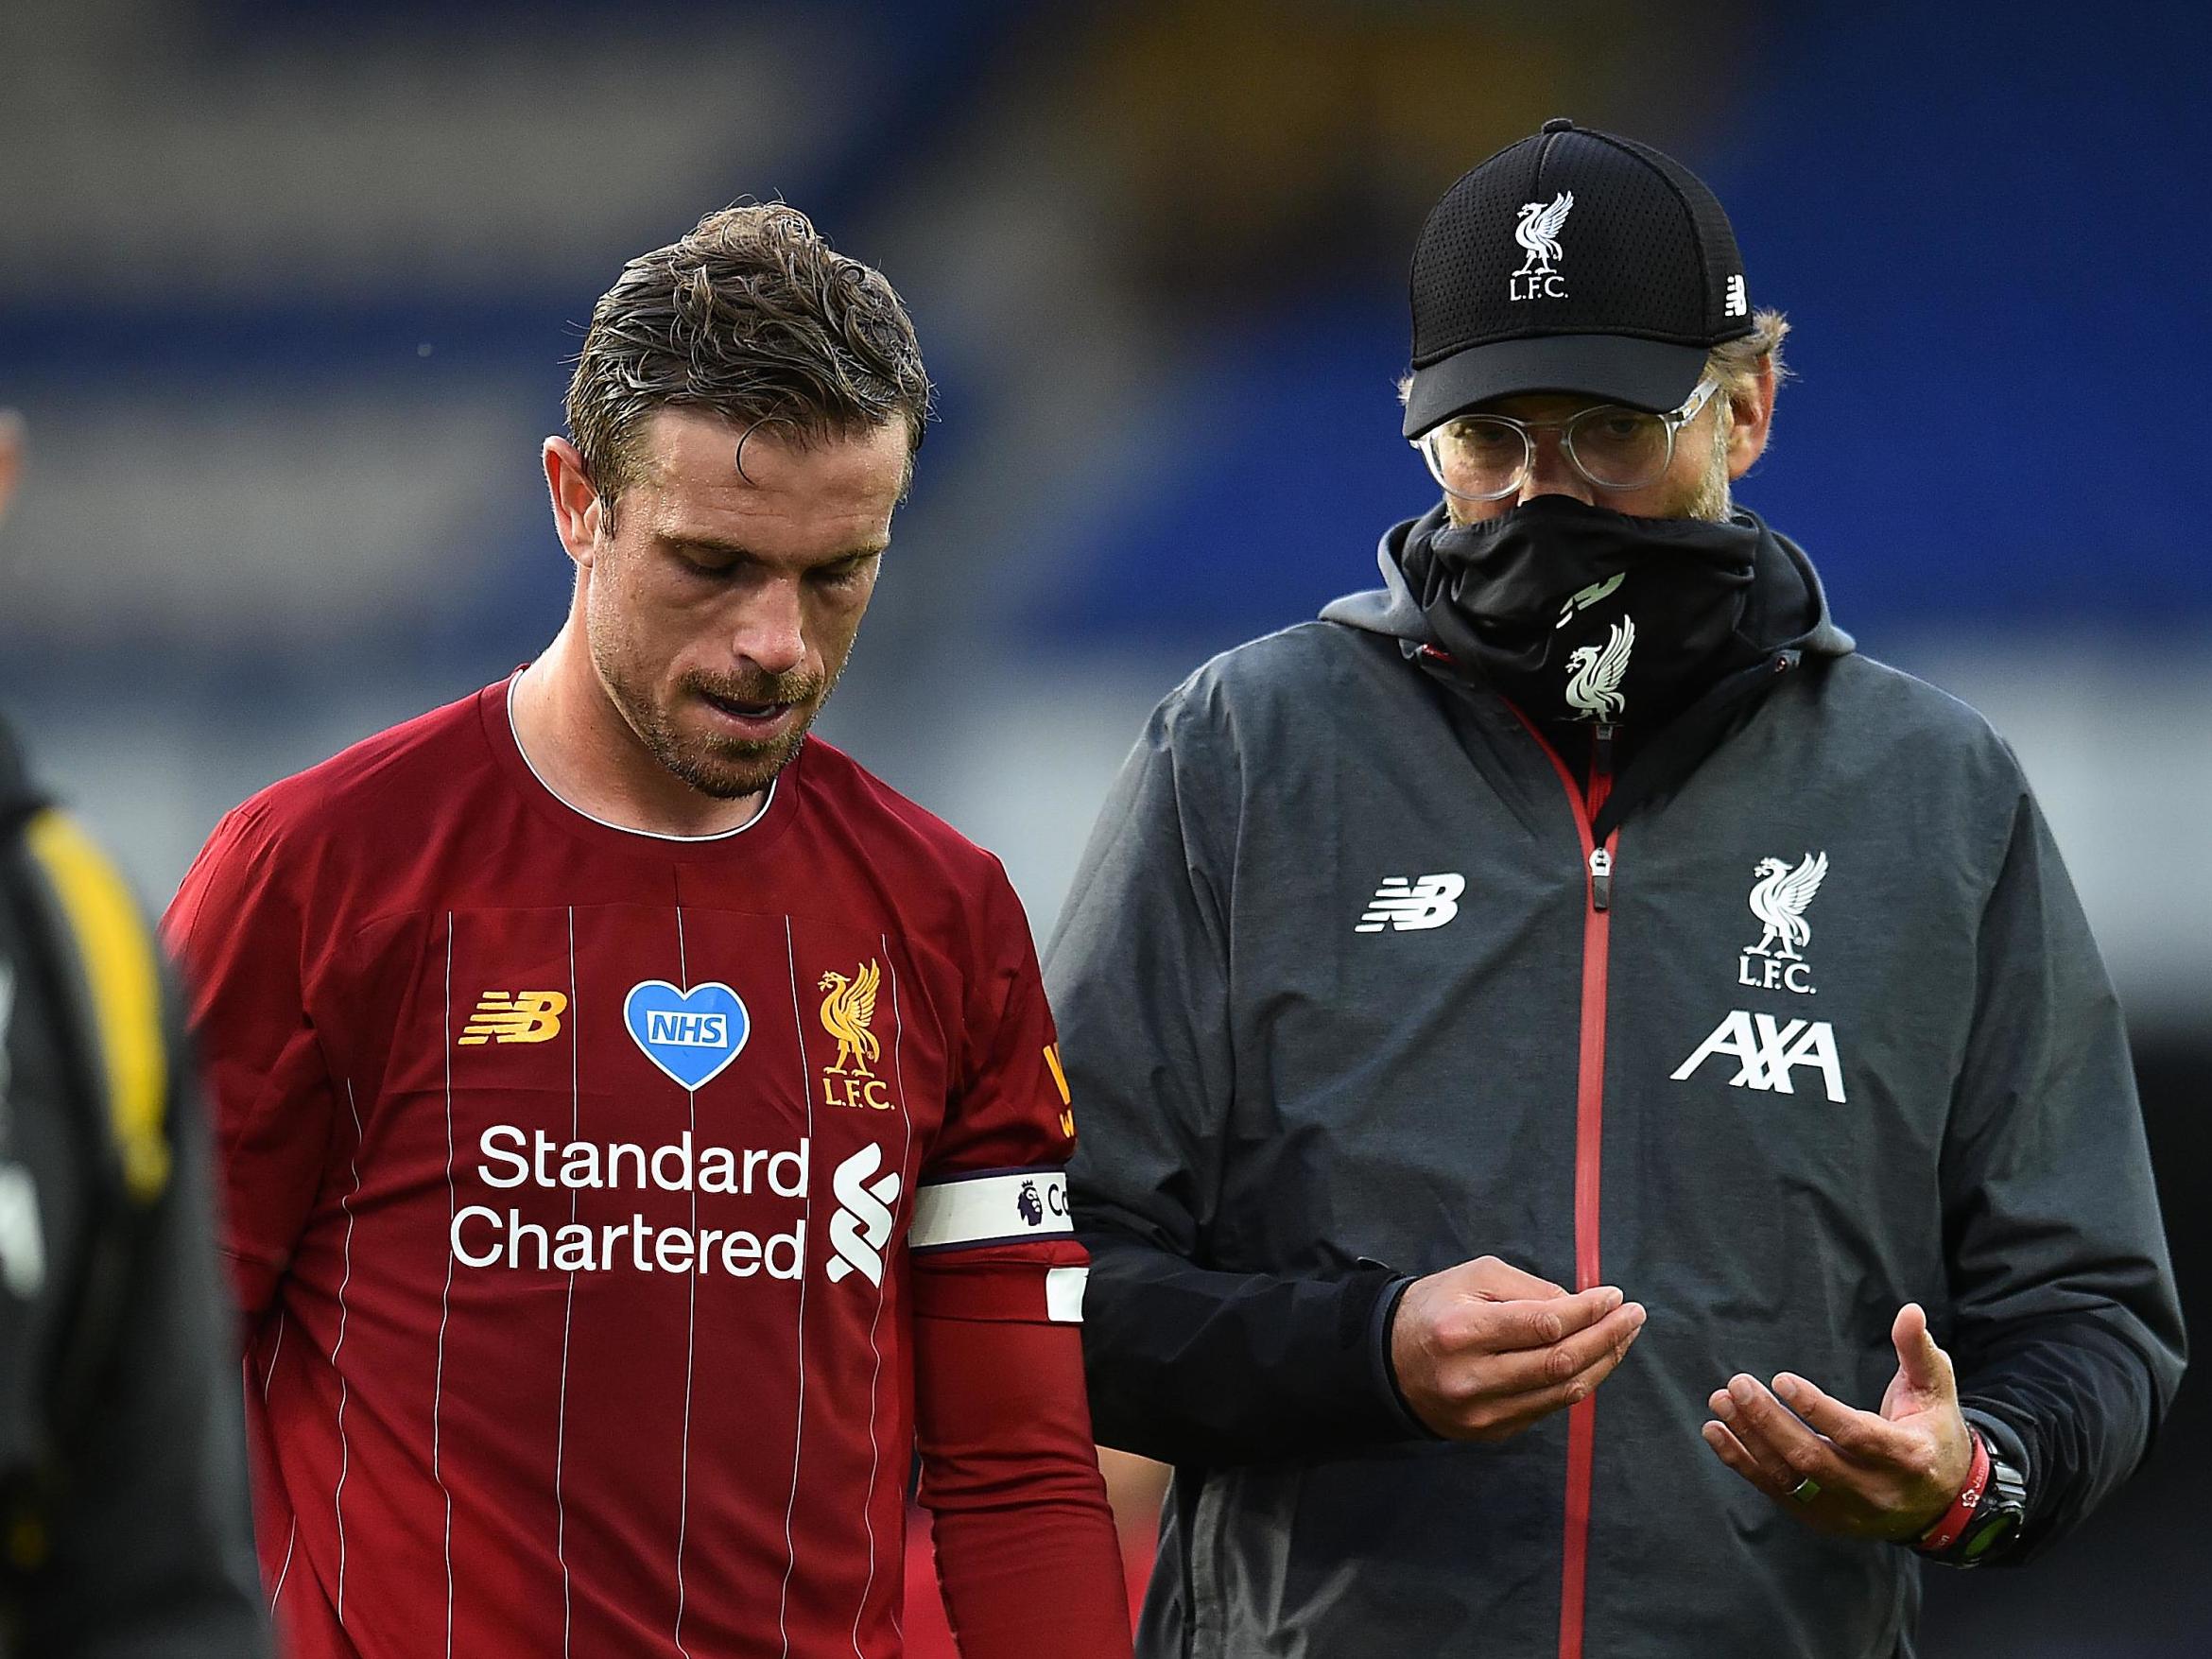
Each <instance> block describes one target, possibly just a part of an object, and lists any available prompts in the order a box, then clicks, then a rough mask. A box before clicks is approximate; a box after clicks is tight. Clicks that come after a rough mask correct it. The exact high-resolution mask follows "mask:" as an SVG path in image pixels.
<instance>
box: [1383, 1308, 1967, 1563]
mask: <svg viewBox="0 0 2212 1659" xmlns="http://www.w3.org/2000/svg"><path fill="white" fill-rule="evenodd" d="M1410 1294H1411V1291H1408V1295H1410ZM1890 1341H1891V1343H1892V1346H1894V1347H1895V1348H1896V1350H1897V1374H1896V1375H1895V1376H1894V1377H1892V1379H1891V1381H1890V1387H1889V1391H1887V1392H1886V1393H1884V1394H1883V1395H1882V1408H1881V1410H1880V1411H1879V1412H1878V1413H1877V1412H1874V1411H1859V1410H1855V1409H1853V1408H1851V1407H1849V1406H1846V1405H1844V1404H1843V1403H1842V1402H1841V1401H1840V1400H1837V1399H1833V1398H1831V1397H1830V1396H1828V1395H1827V1394H1824V1393H1823V1392H1822V1391H1820V1390H1819V1389H1817V1388H1815V1387H1813V1385H1812V1384H1811V1383H1809V1382H1807V1381H1806V1379H1805V1378H1803V1377H1801V1376H1797V1375H1794V1374H1791V1373H1789V1372H1787V1371H1785V1372H1782V1373H1780V1374H1777V1375H1776V1376H1775V1378H1774V1386H1773V1389H1772V1391H1768V1390H1767V1389H1766V1388H1764V1387H1762V1386H1761V1385H1760V1383H1759V1382H1758V1380H1757V1379H1756V1378H1754V1377H1751V1376H1745V1375H1737V1376H1734V1377H1731V1378H1730V1379H1729V1381H1728V1386H1727V1387H1726V1388H1725V1389H1719V1390H1717V1391H1715V1392H1714V1394H1713V1396H1712V1399H1711V1401H1710V1402H1709V1403H1710V1405H1711V1406H1712V1408H1713V1414H1714V1416H1715V1417H1716V1418H1717V1419H1718V1421H1717V1422H1712V1423H1708V1424H1706V1425H1705V1427H1704V1436H1705V1443H1706V1444H1707V1445H1709V1446H1711V1447H1712V1448H1713V1450H1714V1452H1715V1453H1716V1454H1717V1455H1718V1456H1719V1459H1720V1460H1721V1461H1722V1462H1723V1463H1726V1464H1727V1465H1728V1466H1729V1467H1730V1468H1731V1469H1733V1470H1735V1471H1736V1472H1737V1474H1738V1475H1740V1476H1742V1477H1743V1478H1745V1479H1746V1480H1748V1481H1750V1482H1751V1483H1752V1484H1753V1485H1754V1486H1755V1487H1757V1488H1758V1489H1759V1490H1760V1491H1761V1492H1763V1493H1765V1494H1766V1495H1768V1496H1769V1497H1771V1498H1772V1499H1774V1501H1775V1502H1777V1503H1779V1504H1780V1505H1781V1506H1782V1507H1783V1508H1784V1509H1785V1510H1788V1511H1789V1512H1790V1513H1792V1514H1794V1515H1796V1516H1797V1517H1798V1518H1799V1519H1800V1520H1802V1521H1804V1522H1806V1524H1807V1525H1808V1526H1811V1527H1814V1528H1817V1529H1819V1530H1821V1531H1823V1532H1840V1533H1842V1534H1844V1535H1845V1536H1847V1537H1854V1538H1886V1539H1892V1540H1905V1539H1911V1538H1917V1537H1919V1536H1920V1534H1921V1533H1923V1532H1925V1531H1927V1529H1928V1528H1929V1527H1931V1526H1933V1525H1934V1524H1935V1522H1936V1520H1937V1518H1938V1517H1939V1516H1941V1515H1942V1514H1943V1512H1944V1511H1945V1510H1946V1509H1948V1508H1950V1506H1951V1502H1952V1500H1953V1499H1954V1498H1956V1497H1957V1496H1958V1495H1959V1489H1960V1488H1961V1487H1962V1486H1963V1485H1965V1483H1966V1475H1967V1471H1968V1470H1969V1469H1970V1468H1971V1467H1972V1465H1973V1462H1974V1442H1973V1439H1972V1436H1971V1433H1970V1431H1969V1430H1968V1428H1967V1426H1966V1419H1965V1418H1964V1417H1963V1416H1962V1415H1961V1413H1960V1410H1959V1384H1958V1378H1957V1376H1956V1375H1955V1374H1954V1373H1953V1372H1952V1369H1951V1357H1950V1356H1949V1355H1948V1354H1945V1353H1944V1351H1943V1350H1942V1349H1941V1348H1939V1347H1937V1346H1936V1340H1935V1338H1934V1337H1932V1336H1930V1335H1929V1334H1928V1329H1927V1314H1926V1313H1924V1312H1923V1311H1922V1310H1921V1307H1920V1305H1919V1304H1918V1303H1911V1302H1909V1303H1907V1304H1906V1305H1904V1306H1903V1307H1902V1308H1900V1309H1898V1312H1897V1318H1896V1321H1895V1322H1894V1323H1892V1325H1891V1327H1890Z"/></svg>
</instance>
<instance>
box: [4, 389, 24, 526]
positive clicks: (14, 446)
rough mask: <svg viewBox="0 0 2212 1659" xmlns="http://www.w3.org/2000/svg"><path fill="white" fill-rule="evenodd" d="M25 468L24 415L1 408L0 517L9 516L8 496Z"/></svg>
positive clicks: (13, 491) (11, 493)
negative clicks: (17, 477) (17, 476)
mask: <svg viewBox="0 0 2212 1659" xmlns="http://www.w3.org/2000/svg"><path fill="white" fill-rule="evenodd" d="M22 470H23V417H22V416H21V415H19V414H17V413H16V412H15V411H14V410H13V409H0V518H6V517H7V516H8V498H9V496H10V495H13V494H14V493H15V479H16V475H17V474H18V473H20V472H21V471H22Z"/></svg>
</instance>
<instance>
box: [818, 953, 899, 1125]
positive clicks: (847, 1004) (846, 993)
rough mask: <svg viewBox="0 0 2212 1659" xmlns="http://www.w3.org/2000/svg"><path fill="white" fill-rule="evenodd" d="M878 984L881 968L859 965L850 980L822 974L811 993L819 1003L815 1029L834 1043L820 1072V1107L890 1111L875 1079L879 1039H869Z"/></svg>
mask: <svg viewBox="0 0 2212 1659" xmlns="http://www.w3.org/2000/svg"><path fill="white" fill-rule="evenodd" d="M882 984H883V967H882V964H880V963H878V962H873V961H868V962H862V963H861V964H860V965H859V966H858V967H856V968H855V969H854V970H853V972H852V973H851V974H850V975H845V974H839V973H836V972H834V971H833V972H831V973H827V974H824V975H823V976H821V979H820V981H818V982H817V984H816V986H815V989H816V990H817V991H820V992H822V993H824V994H823V996H822V999H821V1028H822V1029H823V1030H825V1031H827V1032H828V1033H829V1034H830V1035H831V1036H832V1037H835V1038H836V1039H837V1042H838V1053H837V1058H836V1059H834V1060H832V1061H831V1062H830V1063H828V1064H827V1065H825V1066H823V1067H822V1068H821V1102H822V1104H823V1105H825V1106H853V1107H870V1108H873V1110H875V1111H877V1112H889V1111H890V1108H891V1098H890V1089H889V1088H888V1087H886V1086H885V1084H884V1082H883V1080H882V1079H880V1078H878V1077H877V1076H876V1075H875V1063H876V1062H877V1061H879V1060H881V1059H882V1058H883V1039H881V1038H880V1037H878V1036H877V1035H876V1034H875V1031H874V1029H873V1026H874V1021H875V994H876V992H877V990H878V989H879V988H880V987H881V986H882Z"/></svg>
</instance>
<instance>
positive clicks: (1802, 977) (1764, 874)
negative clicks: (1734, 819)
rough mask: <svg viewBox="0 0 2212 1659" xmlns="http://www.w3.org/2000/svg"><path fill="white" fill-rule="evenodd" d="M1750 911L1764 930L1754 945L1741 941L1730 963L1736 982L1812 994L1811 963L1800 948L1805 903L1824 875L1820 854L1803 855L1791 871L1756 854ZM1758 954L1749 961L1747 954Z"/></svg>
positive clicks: (1807, 931)
mask: <svg viewBox="0 0 2212 1659" xmlns="http://www.w3.org/2000/svg"><path fill="white" fill-rule="evenodd" d="M1752 874H1753V876H1754V880H1753V882H1752V890H1751V898H1750V901H1749V903H1750V905H1751V913H1752V914H1753V915H1754V916H1756V917H1757V918H1758V919H1759V923H1760V925H1762V926H1763V927H1764V928H1765V929H1766V931H1765V932H1764V933H1762V934H1761V935H1760V936H1759V942H1758V943H1756V944H1752V945H1746V946H1745V947H1744V950H1743V954H1742V956H1741V957H1740V958H1738V959H1737V965H1736V981H1737V984H1739V985H1749V986H1751V987H1752V988H1753V989H1754V990H1758V991H1773V990H1783V991H1794V992H1796V993H1797V994H1799V995H1800V996H1811V995H1814V994H1816V992H1815V988H1814V985H1813V982H1812V967H1811V964H1810V963H1808V962H1806V959H1805V946H1806V942H1808V941H1809V940H1810V939H1811V938H1812V925H1811V924H1810V923H1808V922H1806V919H1805V912H1806V907H1807V906H1808V905H1810V904H1811V903H1812V902H1813V895H1814V894H1816V893H1818V892H1819V891H1820V890H1821V883H1822V882H1823V881H1824V880H1826V879H1827V875H1828V855H1827V854H1826V853H1824V852H1822V853H1807V854H1806V855H1805V856H1804V858H1803V859H1801V860H1800V861H1799V862H1798V864H1797V867H1796V868H1795V869H1791V868H1790V865H1789V860H1788V859H1786V858H1761V859H1760V860H1759V861H1758V864H1757V865H1756V866H1755V867H1754V869H1753V871H1752ZM1754 957H1756V958H1759V960H1758V961H1755V962H1754V960H1753V958H1754Z"/></svg>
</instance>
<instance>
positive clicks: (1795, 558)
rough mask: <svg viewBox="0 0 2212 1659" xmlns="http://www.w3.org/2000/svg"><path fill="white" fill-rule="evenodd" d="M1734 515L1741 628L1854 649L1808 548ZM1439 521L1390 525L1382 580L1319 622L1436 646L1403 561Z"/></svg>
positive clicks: (1761, 641) (1810, 649) (1799, 644)
mask: <svg viewBox="0 0 2212 1659" xmlns="http://www.w3.org/2000/svg"><path fill="white" fill-rule="evenodd" d="M1734 517H1735V521H1736V522H1737V523H1738V524H1748V525H1750V526H1752V527H1754V528H1755V529H1757V531H1758V532H1759V547H1758V552H1757V555H1756V556H1755V562H1754V572H1753V579H1752V598H1751V603H1750V605H1749V606H1748V607H1747V608H1746V611H1745V614H1744V631H1745V632H1746V633H1747V634H1748V635H1749V636H1750V637H1751V639H1752V643H1753V644H1754V645H1756V646H1758V647H1760V648H1762V649H1764V650H1768V651H1794V652H1796V653H1798V654H1799V655H1801V656H1806V657H1845V656H1849V655H1850V654H1851V653H1852V652H1853V651H1854V650H1856V649H1857V648H1858V645H1857V642H1856V641H1854V640H1853V639H1852V637H1851V635H1849V634H1848V633H1846V632H1844V631H1843V630H1841V629H1840V628H1839V627H1837V626H1836V624H1835V622H1834V620H1833V619H1832V618H1831V617H1830V615H1829V613H1828V596H1827V593H1826V591H1825V590H1824V589H1823V588H1822V586H1821V578H1820V573H1819V572H1818V571H1816V570H1815V569H1814V568H1813V563H1812V561H1811V560H1810V559H1809V558H1807V557H1806V551H1805V549H1804V548H1802V547H1800V546H1799V545H1798V544H1796V543H1795V542H1792V541H1791V540H1790V539H1789V537H1788V536H1785V535H1782V534H1780V533H1778V532H1777V531H1775V530H1774V529H1772V528H1771V527H1769V526H1768V524H1767V521H1766V520H1765V519H1763V518H1761V517H1760V516H1759V515H1758V514H1757V513H1755V512H1754V511H1752V510H1750V509H1749V508H1747V507H1739V508H1737V510H1736V512H1735V515H1734ZM1442 522H1443V507H1442V506H1441V505H1439V506H1437V507H1435V508H1432V509H1430V510H1429V511H1427V512H1426V513H1425V514H1423V515H1422V516H1421V517H1419V518H1409V519H1407V520H1406V521H1405V522H1404V523H1402V524H1397V525H1392V526H1391V528H1390V529H1389V530H1388V531H1387V532H1386V533H1385V534H1384V536H1383V539H1382V542H1381V544H1379V545H1378V546H1377V547H1376V548H1375V563H1376V564H1377V565H1379V566H1380V567H1381V569H1382V579H1383V585H1382V586H1381V587H1379V588H1369V589H1367V590H1365V591H1364V592H1361V593H1357V594H1347V595H1345V596H1343V597H1342V598H1340V599H1334V600H1331V601H1330V602H1329V603H1328V604H1327V605H1325V606H1323V607H1322V613H1321V616H1322V621H1323V622H1339V623H1341V624H1343V625H1344V626H1345V627H1347V628H1357V629H1359V630H1361V631H1364V632H1367V633H1379V634H1383V635H1385V636H1387V637H1389V638H1391V639H1395V640H1397V641H1398V642H1399V643H1400V644H1401V646H1402V647H1403V648H1404V649H1405V651H1406V654H1407V655H1408V656H1412V655H1413V654H1415V653H1416V652H1418V651H1419V650H1421V649H1422V648H1424V647H1429V646H1434V645H1435V644H1436V636H1435V634H1434V633H1432V632H1431V631H1430V630H1429V626H1428V619H1427V618H1426V616H1424V615H1423V614H1422V613H1421V601H1420V600H1419V599H1417V598H1416V597H1415V596H1414V595H1413V590H1412V588H1411V586H1410V585H1408V582H1407V580H1406V572H1405V566H1404V560H1405V553H1406V549H1407V547H1408V546H1409V545H1410V544H1412V542H1413V540H1414V538H1415V537H1417V536H1425V535H1426V534H1428V532H1429V531H1430V530H1432V529H1434V528H1435V527H1437V526H1438V525H1439V524H1441V523H1442Z"/></svg>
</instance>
